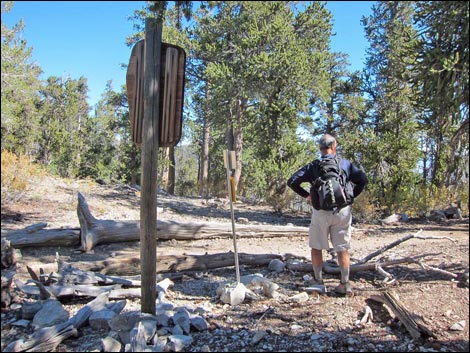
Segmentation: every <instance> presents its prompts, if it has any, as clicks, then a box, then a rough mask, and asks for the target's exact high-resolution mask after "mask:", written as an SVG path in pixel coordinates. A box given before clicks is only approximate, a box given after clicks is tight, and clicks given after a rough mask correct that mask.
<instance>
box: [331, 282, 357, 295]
mask: <svg viewBox="0 0 470 353" xmlns="http://www.w3.org/2000/svg"><path fill="white" fill-rule="evenodd" d="M335 292H336V293H338V294H342V295H344V296H347V297H351V296H352V295H353V291H352V289H351V284H350V283H349V282H346V283H340V284H339V285H338V286H337V287H336V288H335Z"/></svg>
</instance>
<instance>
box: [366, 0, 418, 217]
mask: <svg viewBox="0 0 470 353" xmlns="http://www.w3.org/2000/svg"><path fill="white" fill-rule="evenodd" d="M412 15H413V3H410V2H404V1H382V2H379V3H378V4H377V5H374V6H373V14H372V15H371V16H370V17H369V18H366V19H364V25H365V29H366V35H367V38H368V39H369V41H370V48H369V50H368V58H367V68H366V70H365V75H366V80H365V83H366V86H365V92H366V94H367V95H368V97H369V99H370V103H369V104H370V105H369V111H368V116H369V117H368V121H366V122H365V123H366V124H367V125H368V127H367V128H365V129H364V132H363V143H364V146H363V148H362V153H363V155H364V164H365V168H366V170H367V171H368V172H369V173H370V175H371V178H370V181H371V182H370V184H369V189H371V190H372V191H373V193H374V195H375V197H376V198H377V199H378V200H379V202H380V204H381V205H382V206H384V207H386V209H385V211H386V212H387V213H390V212H395V211H397V210H398V209H399V208H400V206H402V204H403V202H404V200H406V199H407V197H409V196H410V195H411V192H412V191H413V190H412V188H413V186H414V185H415V184H416V183H417V161H418V156H419V150H418V138H417V124H416V118H417V114H416V111H415V109H414V103H415V100H416V99H417V95H416V94H417V92H416V90H415V89H414V88H413V86H412V85H411V84H410V74H411V72H410V70H409V69H410V68H411V67H413V65H414V63H415V62H416V60H417V57H416V53H417V41H416V32H415V30H414V28H413V23H412Z"/></svg>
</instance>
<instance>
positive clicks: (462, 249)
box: [1, 177, 469, 352]
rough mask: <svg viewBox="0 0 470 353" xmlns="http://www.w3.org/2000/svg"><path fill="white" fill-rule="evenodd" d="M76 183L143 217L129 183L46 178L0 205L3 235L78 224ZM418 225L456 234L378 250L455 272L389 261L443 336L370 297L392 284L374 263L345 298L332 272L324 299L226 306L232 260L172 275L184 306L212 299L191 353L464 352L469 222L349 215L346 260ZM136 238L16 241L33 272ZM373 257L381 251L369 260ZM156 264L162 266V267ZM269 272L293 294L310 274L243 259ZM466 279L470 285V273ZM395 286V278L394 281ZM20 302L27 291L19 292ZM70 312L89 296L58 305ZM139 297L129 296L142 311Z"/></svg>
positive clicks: (198, 206)
mask: <svg viewBox="0 0 470 353" xmlns="http://www.w3.org/2000/svg"><path fill="white" fill-rule="evenodd" d="M77 192H81V193H82V194H83V195H84V196H85V198H86V200H87V202H88V205H89V206H90V210H91V212H92V214H93V215H94V216H95V217H97V218H99V219H113V220H137V219H139V217H140V211H139V196H140V195H139V193H138V192H136V191H135V190H133V189H131V188H129V187H127V186H122V185H121V186H103V185H98V184H95V183H93V182H89V181H75V180H59V179H55V178H50V177H47V178H44V179H42V180H41V181H40V182H37V183H36V184H35V185H33V187H32V189H31V191H29V192H27V193H26V195H25V196H24V197H23V198H22V199H21V200H20V201H19V202H17V203H15V204H10V205H2V213H1V217H2V224H1V229H2V235H4V234H6V233H7V232H9V231H12V230H15V229H22V228H24V227H26V226H29V225H31V224H35V223H39V222H47V223H48V226H47V227H48V228H79V222H78V218H77V214H76V207H77ZM234 207H235V218H236V219H237V220H239V219H240V218H245V219H247V220H248V222H249V223H250V224H260V225H262V224H269V225H273V224H276V225H287V224H291V225H295V226H308V224H309V219H310V217H309V214H306V213H292V212H288V213H285V214H283V215H279V214H276V213H274V212H273V211H272V210H271V209H270V208H269V207H268V206H264V205H255V204H251V203H248V202H243V201H238V202H237V203H236V204H235V205H234ZM158 217H159V219H164V220H166V219H167V220H176V221H182V222H191V221H197V222H201V221H209V220H210V221H219V222H230V208H229V204H228V203H227V201H226V200H217V199H209V200H206V199H200V198H185V197H174V196H169V195H165V194H162V193H159V194H158ZM420 229H422V230H423V232H422V233H421V235H423V236H438V237H449V238H452V239H454V240H455V241H451V240H449V239H444V238H443V239H426V240H421V239H412V240H408V241H406V242H403V243H401V244H400V245H398V246H397V247H394V248H392V249H390V250H388V251H387V252H385V253H383V254H382V255H381V256H379V258H384V259H385V258H388V259H394V258H404V257H408V256H416V255H425V254H426V255H427V256H426V257H425V258H424V262H425V263H426V264H427V265H429V266H433V267H435V268H439V269H442V270H446V271H449V272H452V273H455V274H457V275H458V276H459V277H458V278H457V279H453V278H452V277H450V276H448V275H445V274H441V273H437V272H433V271H429V270H425V269H423V268H421V267H420V266H418V265H415V264H412V265H410V264H408V265H397V266H396V267H390V268H388V269H387V271H388V272H389V273H391V274H392V275H393V276H395V277H396V281H395V283H394V284H393V285H390V286H391V287H393V289H394V290H395V292H396V293H398V294H399V296H400V300H401V301H402V303H403V304H405V305H406V307H407V308H408V310H409V311H410V312H412V313H414V314H416V315H418V316H420V317H422V318H423V319H424V321H425V323H426V325H427V327H428V328H429V329H430V330H432V332H433V333H434V334H435V336H436V338H435V339H433V338H431V339H428V340H425V341H414V340H412V338H411V336H410V334H409V333H408V332H407V330H406V329H405V327H404V326H403V325H402V324H401V323H400V322H399V321H398V320H396V319H395V318H394V315H392V314H391V313H390V311H389V310H387V308H386V307H385V306H383V305H379V304H378V303H377V302H375V301H373V300H371V299H370V298H371V296H372V295H377V294H380V293H382V292H383V290H384V289H385V288H387V286H386V285H385V284H384V282H383V276H381V275H380V274H379V273H378V272H375V271H363V272H359V273H355V274H353V275H352V278H351V279H352V285H353V289H354V292H355V295H354V296H353V297H348V298H344V297H340V296H337V295H335V294H333V293H332V291H331V289H332V288H334V287H335V286H336V285H337V284H338V283H339V278H337V277H336V276H332V275H326V276H325V277H326V280H325V282H326V285H327V287H328V289H329V290H330V292H329V293H328V294H327V295H322V296H318V295H316V294H310V298H309V300H308V301H306V302H304V303H300V304H297V303H293V302H292V301H286V300H279V299H269V298H265V299H263V300H260V301H256V302H250V303H246V302H245V303H243V304H241V305H238V306H234V307H230V306H227V305H224V304H223V303H221V302H220V301H219V300H218V299H217V297H216V293H215V290H216V288H217V286H218V284H220V283H222V282H224V281H235V269H234V268H223V269H216V270H211V271H207V272H204V273H191V272H188V273H185V274H184V276H183V280H178V281H175V285H174V287H172V291H171V293H172V294H171V297H170V298H169V299H171V300H174V301H175V302H177V303H179V304H181V305H183V304H185V303H190V305H193V306H194V305H195V304H197V305H203V304H208V305H211V307H212V311H211V313H210V314H208V316H207V317H206V319H207V321H208V322H209V324H210V328H209V330H208V331H207V332H203V333H198V334H194V335H193V338H194V341H193V343H192V345H191V346H190V347H187V350H188V351H207V350H208V349H209V350H210V351H212V352H214V351H229V352H236V351H305V352H307V351H377V352H386V351H401V352H405V351H406V352H414V351H431V352H436V351H441V352H449V351H454V352H457V351H458V352H468V350H469V344H468V336H469V328H468V321H469V289H468V285H467V286H466V285H462V281H459V280H460V279H461V278H462V276H463V274H464V272H465V271H467V274H468V267H469V265H468V263H469V233H468V231H469V223H468V218H465V219H464V220H448V221H447V222H442V223H436V222H431V221H426V220H411V221H409V222H407V223H402V224H395V225H387V226H385V225H378V224H375V225H371V224H354V232H353V241H352V250H351V257H352V259H353V260H354V259H360V258H362V257H364V256H366V255H368V254H370V253H372V252H373V251H375V250H377V249H379V248H381V247H383V246H384V245H387V244H390V243H392V242H393V241H395V240H398V239H400V238H402V237H403V236H405V235H407V234H411V233H416V232H417V231H418V230H420ZM139 245H140V244H139V242H127V243H122V244H102V245H98V246H97V247H96V248H95V249H94V251H92V252H91V253H82V252H80V251H77V250H78V249H76V248H65V247H61V248H59V247H43V248H25V249H21V253H22V258H21V259H20V260H19V263H18V266H17V271H18V273H17V276H18V278H21V279H23V280H26V279H28V277H29V276H28V273H27V271H26V265H32V264H37V263H50V262H53V260H54V258H55V256H56V253H58V254H59V255H60V257H61V259H63V260H65V261H69V262H78V261H95V260H104V259H107V258H110V257H115V258H119V257H120V256H139V251H140V249H139ZM229 251H233V240H232V239H229V238H218V239H211V240H194V241H175V240H170V241H159V242H158V245H157V256H158V255H159V254H167V255H169V254H178V255H180V254H184V253H186V254H205V253H220V252H229ZM238 251H239V252H245V253H257V254H282V255H284V254H288V253H290V254H293V255H295V256H296V257H299V258H305V259H307V260H308V259H309V256H310V255H309V254H310V250H309V248H308V243H307V239H306V238H304V237H294V238H292V237H289V238H287V237H284V238H283V237H281V238H261V237H260V238H250V239H241V240H239V241H238ZM374 260H377V259H374ZM157 270H158V269H157ZM250 273H262V274H264V275H265V276H268V277H269V278H270V279H271V280H272V281H274V282H275V283H277V284H278V285H279V286H280V289H279V291H280V292H282V293H284V294H286V295H288V296H292V295H295V294H298V293H300V292H302V291H303V288H304V280H303V276H304V275H305V273H294V272H291V271H285V272H282V273H280V274H275V273H272V272H270V271H269V270H268V269H267V268H251V267H249V266H242V268H241V274H242V275H244V274H250ZM467 283H468V282H467ZM390 286H389V287H390ZM20 298H23V299H24V296H20ZM63 304H64V305H65V306H66V308H68V309H70V311H71V312H76V310H77V306H80V305H83V302H81V303H80V302H77V303H63ZM139 305H140V304H139V301H129V306H130V307H134V308H136V307H137V308H138V307H139ZM366 306H370V307H371V309H372V311H373V314H374V317H373V320H372V321H371V322H369V323H367V324H365V325H358V324H357V322H358V320H360V319H361V318H362V316H363V313H364V309H365V307H366ZM19 312H20V310H17V311H16V312H15V311H14V310H5V311H3V312H2V350H3V348H4V347H5V345H6V344H8V343H9V342H11V341H12V340H14V339H18V338H20V337H22V336H24V335H26V334H27V333H30V331H27V330H26V329H19V328H13V327H12V326H11V325H10V324H9V323H10V322H11V320H12V317H14V316H15V315H18V314H19ZM462 320H465V325H464V330H463V331H454V330H450V327H451V326H452V325H453V324H455V323H456V322H459V321H462ZM257 331H265V332H266V333H267V335H266V336H265V337H264V338H263V339H262V340H261V341H260V342H259V343H257V344H252V343H251V338H252V337H253V335H254V334H255V332H257ZM105 336H106V333H103V332H91V331H90V329H89V328H88V329H84V330H83V331H81V332H80V333H79V337H78V338H69V339H67V340H65V341H64V342H63V343H62V344H60V345H59V346H58V348H57V351H60V352H72V351H90V350H93V349H98V350H99V349H100V339H101V338H103V337H105Z"/></svg>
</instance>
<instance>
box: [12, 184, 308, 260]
mask: <svg viewBox="0 0 470 353" xmlns="http://www.w3.org/2000/svg"><path fill="white" fill-rule="evenodd" d="M77 214H78V219H79V222H80V230H78V229H41V230H39V231H37V232H34V233H30V232H29V231H27V230H26V229H25V230H22V231H15V232H14V233H12V234H9V235H7V236H6V239H7V240H8V241H10V243H11V246H12V247H14V248H18V249H19V248H24V247H32V246H77V245H79V244H81V247H82V249H83V250H84V251H90V250H92V249H93V248H94V247H95V246H96V245H98V244H103V243H120V242H125V241H139V240H140V222H139V221H113V220H99V219H96V218H95V217H94V216H93V215H92V214H91V212H90V209H89V207H88V204H87V202H86V200H85V198H84V196H83V195H82V194H81V193H78V205H77ZM156 236H157V239H164V240H167V239H176V240H197V239H211V238H218V237H230V238H231V237H233V234H232V228H231V223H228V222H227V223H216V222H206V223H202V222H201V223H196V222H193V223H178V222H176V221H163V220H157V235H156ZM296 236H308V227H296V226H270V225H244V224H239V225H237V237H238V238H246V237H249V238H255V237H296Z"/></svg>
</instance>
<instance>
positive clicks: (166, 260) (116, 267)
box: [33, 252, 283, 286]
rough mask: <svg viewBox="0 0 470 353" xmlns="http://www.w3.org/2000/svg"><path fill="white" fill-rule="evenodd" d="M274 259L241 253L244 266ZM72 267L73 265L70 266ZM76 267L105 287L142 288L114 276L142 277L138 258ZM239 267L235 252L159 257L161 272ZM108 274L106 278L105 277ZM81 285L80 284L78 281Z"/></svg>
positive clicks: (275, 256) (51, 265)
mask: <svg viewBox="0 0 470 353" xmlns="http://www.w3.org/2000/svg"><path fill="white" fill-rule="evenodd" d="M273 259H279V260H282V259H283V256H282V255H279V254H247V253H239V254H238V261H239V264H240V265H248V266H255V267H257V266H267V265H268V264H269V262H270V261H271V260H273ZM68 265H71V264H70V263H68ZM73 266H74V267H78V268H80V271H94V272H100V274H98V273H96V274H94V275H95V276H96V277H99V278H100V279H101V281H100V283H101V284H103V282H105V284H121V285H126V286H140V281H130V280H128V281H127V283H126V282H125V280H123V279H116V278H113V277H111V276H133V275H138V274H140V273H141V272H140V259H139V258H138V257H119V258H112V259H109V260H100V261H83V262H74V263H73ZM230 266H235V256H234V254H233V253H232V252H228V253H216V254H204V255H179V256H178V255H159V256H157V273H172V272H179V271H207V270H210V269H214V268H221V267H230ZM43 267H46V268H48V269H51V272H55V271H57V263H49V264H43V265H35V266H33V268H34V270H35V271H37V272H39V271H41V269H42V268H43ZM103 275H106V276H103ZM77 283H78V282H77Z"/></svg>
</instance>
